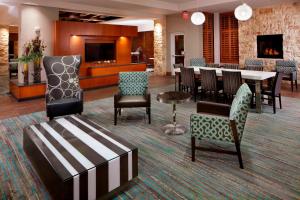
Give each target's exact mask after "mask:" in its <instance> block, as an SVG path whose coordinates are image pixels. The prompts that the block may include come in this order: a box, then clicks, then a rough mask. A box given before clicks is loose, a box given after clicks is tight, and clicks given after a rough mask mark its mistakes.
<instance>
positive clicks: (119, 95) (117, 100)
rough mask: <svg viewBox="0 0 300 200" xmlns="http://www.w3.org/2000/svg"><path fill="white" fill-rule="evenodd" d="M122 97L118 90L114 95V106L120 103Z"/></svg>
mask: <svg viewBox="0 0 300 200" xmlns="http://www.w3.org/2000/svg"><path fill="white" fill-rule="evenodd" d="M120 99H121V92H118V93H117V94H115V95H114V106H115V107H116V105H117V104H118V102H119V100H120Z"/></svg>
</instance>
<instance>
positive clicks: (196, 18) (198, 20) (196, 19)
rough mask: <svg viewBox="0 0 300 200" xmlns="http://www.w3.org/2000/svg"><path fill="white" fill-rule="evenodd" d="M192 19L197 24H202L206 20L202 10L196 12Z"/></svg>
mask: <svg viewBox="0 0 300 200" xmlns="http://www.w3.org/2000/svg"><path fill="white" fill-rule="evenodd" d="M191 21H192V23H193V24H195V25H202V24H203V23H204V22H205V15H204V14H203V13H202V12H194V13H193V14H192V16H191Z"/></svg>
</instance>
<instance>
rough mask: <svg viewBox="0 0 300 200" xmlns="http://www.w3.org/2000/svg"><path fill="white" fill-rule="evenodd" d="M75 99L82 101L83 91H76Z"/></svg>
mask: <svg viewBox="0 0 300 200" xmlns="http://www.w3.org/2000/svg"><path fill="white" fill-rule="evenodd" d="M76 97H77V98H78V99H79V100H80V101H83V90H82V89H80V90H79V91H77V93H76Z"/></svg>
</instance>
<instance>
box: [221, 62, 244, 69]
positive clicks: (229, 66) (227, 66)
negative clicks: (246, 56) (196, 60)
mask: <svg viewBox="0 0 300 200" xmlns="http://www.w3.org/2000/svg"><path fill="white" fill-rule="evenodd" d="M221 68H224V69H239V68H240V65H239V64H235V63H223V64H222V65H221Z"/></svg>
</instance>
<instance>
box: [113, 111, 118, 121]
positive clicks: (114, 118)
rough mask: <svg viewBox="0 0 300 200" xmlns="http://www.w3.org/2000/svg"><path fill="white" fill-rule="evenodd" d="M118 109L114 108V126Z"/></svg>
mask: <svg viewBox="0 0 300 200" xmlns="http://www.w3.org/2000/svg"><path fill="white" fill-rule="evenodd" d="M117 117H118V109H117V108H115V115H114V124H115V125H117Z"/></svg>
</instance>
